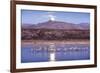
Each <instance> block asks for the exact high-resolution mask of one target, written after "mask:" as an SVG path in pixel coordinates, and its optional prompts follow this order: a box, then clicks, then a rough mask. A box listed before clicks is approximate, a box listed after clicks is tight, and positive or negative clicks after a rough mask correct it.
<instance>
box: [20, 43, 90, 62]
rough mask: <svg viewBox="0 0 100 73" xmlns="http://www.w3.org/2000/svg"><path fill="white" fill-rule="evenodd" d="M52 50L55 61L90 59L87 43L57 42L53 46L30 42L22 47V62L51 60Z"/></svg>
mask: <svg viewBox="0 0 100 73" xmlns="http://www.w3.org/2000/svg"><path fill="white" fill-rule="evenodd" d="M51 48H55V50H52V49H51ZM52 52H53V53H55V61H70V60H87V59H90V46H89V45H87V44H77V45H75V44H57V45H54V46H53V47H51V46H50V45H46V44H45V45H44V44H33V45H32V44H30V45H29V44H28V45H22V47H21V62H22V63H28V62H47V61H50V54H51V53H52Z"/></svg>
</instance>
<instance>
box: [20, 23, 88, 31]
mask: <svg viewBox="0 0 100 73" xmlns="http://www.w3.org/2000/svg"><path fill="white" fill-rule="evenodd" d="M22 28H27V29H32V28H33V29H66V30H70V29H89V24H88V23H80V24H73V23H67V22H61V21H47V22H43V23H38V24H34V25H32V24H30V25H29V24H23V25H22Z"/></svg>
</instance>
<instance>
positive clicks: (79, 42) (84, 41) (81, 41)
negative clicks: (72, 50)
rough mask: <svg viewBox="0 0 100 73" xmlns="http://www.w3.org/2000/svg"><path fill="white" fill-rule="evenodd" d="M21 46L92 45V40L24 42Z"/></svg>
mask: <svg viewBox="0 0 100 73" xmlns="http://www.w3.org/2000/svg"><path fill="white" fill-rule="evenodd" d="M21 44H22V45H25V44H26V45H27V44H90V40H50V41H48V40H22V41H21Z"/></svg>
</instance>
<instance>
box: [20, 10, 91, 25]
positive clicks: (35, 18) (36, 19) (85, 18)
mask: <svg viewBox="0 0 100 73" xmlns="http://www.w3.org/2000/svg"><path fill="white" fill-rule="evenodd" d="M50 19H51V20H54V21H62V22H69V23H74V24H79V23H90V13H82V12H61V11H57V12H56V11H37V10H21V20H22V21H21V22H22V24H38V23H42V22H46V21H48V20H50Z"/></svg>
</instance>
